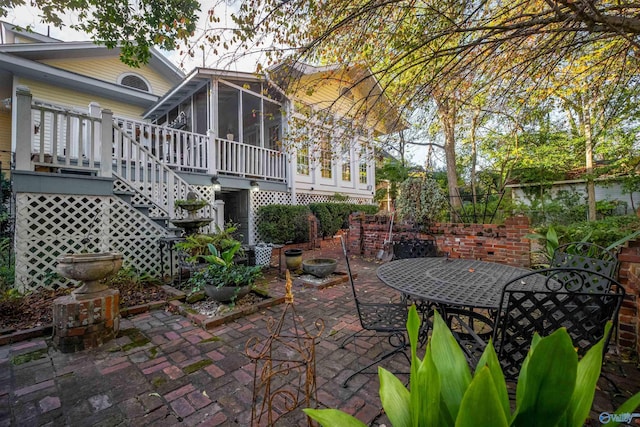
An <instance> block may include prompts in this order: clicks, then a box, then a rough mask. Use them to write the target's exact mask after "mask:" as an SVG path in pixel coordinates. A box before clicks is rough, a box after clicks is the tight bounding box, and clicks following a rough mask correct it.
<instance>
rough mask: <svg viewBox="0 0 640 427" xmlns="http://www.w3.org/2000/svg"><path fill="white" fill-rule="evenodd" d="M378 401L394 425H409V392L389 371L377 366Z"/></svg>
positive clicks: (408, 426) (409, 426) (397, 426)
mask: <svg viewBox="0 0 640 427" xmlns="http://www.w3.org/2000/svg"><path fill="white" fill-rule="evenodd" d="M378 377H379V378H380V401H381V402H382V407H383V408H384V411H385V412H386V413H387V416H388V417H389V420H390V421H391V424H393V426H394V427H411V413H410V411H409V407H410V397H411V396H410V394H409V390H407V389H406V387H405V386H404V384H402V382H401V381H400V380H399V379H398V378H397V377H396V376H395V375H393V374H392V373H391V372H389V371H387V370H386V369H384V368H383V367H380V366H378Z"/></svg>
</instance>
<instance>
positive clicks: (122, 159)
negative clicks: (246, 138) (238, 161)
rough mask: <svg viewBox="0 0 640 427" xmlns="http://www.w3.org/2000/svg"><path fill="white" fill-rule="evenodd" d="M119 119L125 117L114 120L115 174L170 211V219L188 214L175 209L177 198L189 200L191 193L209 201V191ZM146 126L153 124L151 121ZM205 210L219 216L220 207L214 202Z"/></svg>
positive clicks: (213, 215) (205, 213)
mask: <svg viewBox="0 0 640 427" xmlns="http://www.w3.org/2000/svg"><path fill="white" fill-rule="evenodd" d="M119 122H120V123H122V120H120V119H114V123H113V161H114V164H113V174H114V175H115V176H116V177H118V178H119V179H121V180H122V181H123V182H125V183H126V184H128V185H129V186H130V187H131V188H132V189H133V190H134V191H136V192H139V193H141V194H142V195H144V196H145V197H146V198H147V199H149V200H151V201H152V202H153V203H154V204H155V205H157V206H158V207H159V208H160V209H162V210H163V211H165V212H167V213H168V214H169V218H181V217H183V216H184V213H182V212H179V211H180V210H176V209H175V201H176V200H180V199H186V198H187V194H188V193H189V192H194V193H196V194H197V195H198V197H199V198H202V199H204V200H207V201H208V197H207V195H206V194H204V193H203V192H202V191H200V190H199V189H198V188H197V187H194V186H192V185H190V184H189V183H187V182H186V181H185V180H184V179H183V178H181V177H180V176H179V175H178V174H177V173H176V172H174V171H173V170H172V169H171V168H170V167H169V166H167V164H165V163H164V162H163V161H162V160H161V159H160V158H158V157H157V156H156V155H154V153H152V151H151V149H149V148H147V147H145V146H143V145H142V144H140V143H139V142H138V141H137V140H136V133H137V131H136V130H135V128H134V132H133V133H132V132H130V131H128V130H125V129H123V128H122V127H120V125H119ZM145 126H149V127H152V125H149V124H145ZM204 145H206V144H204ZM201 212H203V213H204V215H205V216H208V217H210V218H214V219H215V218H216V209H215V207H213V206H212V205H211V204H210V203H209V204H208V205H207V206H205V207H204V208H203V209H202V211H201ZM212 224H215V221H213V222H212Z"/></svg>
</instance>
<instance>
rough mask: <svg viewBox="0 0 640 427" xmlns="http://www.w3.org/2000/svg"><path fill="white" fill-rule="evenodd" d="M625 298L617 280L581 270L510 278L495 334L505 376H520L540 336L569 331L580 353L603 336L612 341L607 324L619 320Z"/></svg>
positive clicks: (540, 271) (536, 272)
mask: <svg viewBox="0 0 640 427" xmlns="http://www.w3.org/2000/svg"><path fill="white" fill-rule="evenodd" d="M594 279H598V280H599V281H600V282H602V283H604V282H605V281H608V283H609V287H608V289H605V290H597V289H594V288H593V286H592V285H593V283H594V281H595V280H594ZM595 282H597V281H595ZM624 296H625V291H624V288H623V287H622V285H621V284H620V283H618V282H617V281H616V280H614V279H611V278H610V277H607V276H605V275H604V274H602V273H599V272H595V271H590V270H586V269H580V268H549V269H545V270H537V271H533V272H531V273H528V274H525V275H523V276H520V277H518V278H515V279H513V280H511V281H510V282H509V283H507V284H506V285H505V287H504V289H503V291H502V297H501V301H500V307H501V309H500V310H499V312H498V315H497V319H496V322H495V328H494V335H493V340H494V343H495V346H496V352H497V354H498V359H499V360H500V362H501V364H502V365H503V370H504V372H505V376H507V377H510V378H515V377H517V375H518V373H519V371H520V366H521V364H522V362H523V361H524V358H525V357H526V355H527V352H528V351H529V347H530V345H531V340H532V338H533V335H534V333H536V332H537V333H538V334H540V335H541V336H546V335H549V334H550V333H552V332H553V331H555V330H556V329H558V328H561V327H564V328H566V329H567V332H568V333H569V335H570V336H571V339H572V340H573V344H574V346H575V347H576V349H577V351H578V353H579V354H580V355H582V354H584V353H585V352H586V351H587V350H588V349H589V348H591V347H592V346H593V345H595V344H596V343H597V342H598V341H599V340H600V339H602V338H603V337H604V338H605V339H606V341H607V343H608V341H609V339H610V335H611V332H610V333H609V336H606V337H605V336H604V331H605V325H606V323H607V322H608V321H613V322H614V323H615V322H616V320H617V317H618V312H619V310H620V305H621V304H622V300H623V299H624ZM605 348H606V345H605Z"/></svg>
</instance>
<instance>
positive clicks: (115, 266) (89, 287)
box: [56, 252, 122, 299]
mask: <svg viewBox="0 0 640 427" xmlns="http://www.w3.org/2000/svg"><path fill="white" fill-rule="evenodd" d="M57 261H58V265H57V267H56V269H57V270H58V273H60V275H61V276H63V277H66V278H67V279H71V280H79V281H81V282H82V286H80V287H79V288H77V289H75V290H74V291H73V292H71V294H72V295H73V296H74V297H75V298H76V299H86V298H92V294H94V293H96V292H100V291H104V290H106V289H109V288H108V286H107V285H106V284H104V283H100V281H101V280H102V279H105V278H107V277H109V276H112V275H114V274H115V273H117V272H118V270H120V268H122V254H121V253H117V252H101V253H91V254H66V255H63V256H61V257H60V258H58V260H57Z"/></svg>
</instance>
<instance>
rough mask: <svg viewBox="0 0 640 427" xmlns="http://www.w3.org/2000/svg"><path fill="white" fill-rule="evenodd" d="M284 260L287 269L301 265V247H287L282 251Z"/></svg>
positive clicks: (293, 268) (294, 268)
mask: <svg viewBox="0 0 640 427" xmlns="http://www.w3.org/2000/svg"><path fill="white" fill-rule="evenodd" d="M284 260H285V262H286V264H287V268H288V269H289V270H297V269H299V268H300V266H301V265H302V249H298V248H294V249H287V250H286V251H284Z"/></svg>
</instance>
